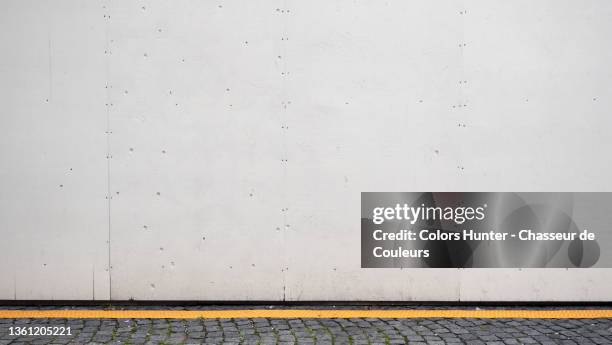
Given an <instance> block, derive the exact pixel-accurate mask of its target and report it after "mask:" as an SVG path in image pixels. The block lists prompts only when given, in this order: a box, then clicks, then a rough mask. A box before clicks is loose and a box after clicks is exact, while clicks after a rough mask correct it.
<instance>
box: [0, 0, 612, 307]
mask: <svg viewBox="0 0 612 345" xmlns="http://www.w3.org/2000/svg"><path fill="white" fill-rule="evenodd" d="M0 6H1V7H0V8H1V10H0V46H1V47H2V51H1V54H0V95H1V96H0V97H1V98H0V99H1V100H2V104H1V106H0V129H2V135H1V136H0V299H21V300H27V299H49V300H51V299H97V300H108V299H109V298H110V299H114V300H126V299H131V298H134V299H137V300H146V299H152V300H406V301H412V300H427V301H431V300H449V301H457V300H462V301H467V300H469V301H482V300H521V301H526V300H542V301H558V300H565V301H592V300H599V301H610V300H611V299H612V289H610V288H609V287H610V286H612V269H572V270H565V269H529V270H514V269H469V270H468V269H466V270H456V269H403V270H400V269H361V268H360V253H359V248H360V246H359V241H360V192H362V191H612V181H611V179H610V177H609V176H610V174H611V173H612V160H611V159H610V158H609V157H608V151H609V147H610V146H611V145H612V139H611V137H610V135H609V131H610V129H612V116H611V115H612V114H611V113H610V109H612V66H611V64H610V61H612V46H611V45H610V42H612V2H610V1H606V0H585V1H570V0H561V1H560V0H535V1H534V0H519V1H505V0H464V1H453V0H437V1H425V0H423V1H405V0H392V1H353V0H350V1H349V0H337V1H329V0H314V1H313V0H311V1H297V0H284V1H280V0H279V1H247V0H216V1H195V0H193V1H187V0H179V1H157V0H156V1H153V0H146V1H119V0H104V1H81V0H57V1H42V0H38V1H37V0H26V1H24V0H2V1H0ZM107 157H108V159H107ZM158 193H159V194H158ZM109 198H110V199H109ZM109 265H110V267H109ZM561 287H562V288H561Z"/></svg>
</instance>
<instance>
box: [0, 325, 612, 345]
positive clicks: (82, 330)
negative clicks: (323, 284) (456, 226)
mask: <svg viewBox="0 0 612 345" xmlns="http://www.w3.org/2000/svg"><path fill="white" fill-rule="evenodd" d="M37 326H45V327H48V326H62V327H70V333H71V335H64V336H15V335H10V331H11V329H10V328H11V327H13V331H15V327H21V329H23V327H25V329H27V328H28V327H37ZM28 343H29V344H419V345H422V344H474V345H476V344H487V345H504V344H507V345H510V344H612V319H126V320H121V319H101V320H99V319H0V345H3V344H28Z"/></svg>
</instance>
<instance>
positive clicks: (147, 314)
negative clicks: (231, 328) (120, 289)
mask: <svg viewBox="0 0 612 345" xmlns="http://www.w3.org/2000/svg"><path fill="white" fill-rule="evenodd" d="M0 318H3V319H21V318H61V319H197V318H204V319H238V318H275V319H276V318H278V319H293V318H304V319H318V318H341V319H345V318H393V319H414V318H479V319H480V318H482V319H600V318H612V309H564V310H519V309H489V310H483V309H477V310H466V309H444V310H435V309H410V310H398V309H390V310H338V309H334V310H308V309H305V310H304V309H302V310H299V309H252V310H104V309H102V310H74V309H69V310H63V309H59V310H0Z"/></svg>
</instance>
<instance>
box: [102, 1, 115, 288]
mask: <svg viewBox="0 0 612 345" xmlns="http://www.w3.org/2000/svg"><path fill="white" fill-rule="evenodd" d="M107 9H108V8H107ZM105 18H106V23H105V27H104V35H105V46H106V51H105V54H106V55H107V56H106V63H105V69H106V86H105V89H106V210H107V222H108V240H107V247H108V267H107V270H108V299H109V300H112V299H113V298H112V293H113V277H112V274H111V267H112V266H111V162H110V160H111V144H110V133H111V126H110V106H111V103H110V102H111V93H110V85H109V82H110V49H111V47H110V43H109V42H110V41H109V25H110V23H109V20H110V19H109V16H106V17H105Z"/></svg>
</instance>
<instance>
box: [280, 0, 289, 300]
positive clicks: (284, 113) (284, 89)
mask: <svg viewBox="0 0 612 345" xmlns="http://www.w3.org/2000/svg"><path fill="white" fill-rule="evenodd" d="M286 11H287V0H283V9H282V12H281V15H282V16H283V18H282V35H283V37H282V40H281V49H280V50H281V66H282V67H281V68H282V74H281V76H282V78H281V97H282V103H281V106H282V108H281V126H282V132H281V141H282V147H283V159H284V160H285V161H284V165H283V180H282V181H283V187H282V190H283V198H282V202H283V225H282V232H283V250H282V265H283V268H282V273H283V276H282V278H283V302H284V301H286V300H287V268H288V267H287V248H286V247H287V233H286V232H287V230H288V229H289V228H288V227H287V220H288V219H287V210H288V207H287V180H288V178H287V165H288V162H289V159H288V156H289V150H288V149H287V123H288V121H287V108H288V106H289V105H288V100H287V86H286V80H287V59H286V45H287V18H286V13H287V12H286Z"/></svg>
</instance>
